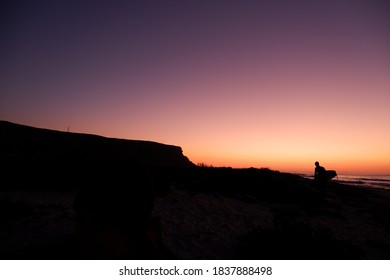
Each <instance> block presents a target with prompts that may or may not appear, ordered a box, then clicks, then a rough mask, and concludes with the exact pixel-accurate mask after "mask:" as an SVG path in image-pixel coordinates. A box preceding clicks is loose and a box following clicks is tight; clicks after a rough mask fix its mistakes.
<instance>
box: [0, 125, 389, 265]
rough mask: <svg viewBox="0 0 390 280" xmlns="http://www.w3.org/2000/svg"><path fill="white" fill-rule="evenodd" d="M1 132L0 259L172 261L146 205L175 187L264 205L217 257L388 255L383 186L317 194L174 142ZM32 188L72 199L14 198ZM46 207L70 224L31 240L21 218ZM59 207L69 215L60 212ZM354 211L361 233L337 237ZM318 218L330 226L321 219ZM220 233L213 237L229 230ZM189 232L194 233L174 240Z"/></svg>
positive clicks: (336, 187)
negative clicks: (192, 153)
mask: <svg viewBox="0 0 390 280" xmlns="http://www.w3.org/2000/svg"><path fill="white" fill-rule="evenodd" d="M0 136H1V137H0V157H1V161H2V162H3V163H5V164H4V166H5V167H4V169H3V173H2V176H3V180H4V182H7V183H6V184H2V185H1V187H0V258H1V259H175V258H177V256H176V254H175V253H178V252H174V251H172V247H168V246H167V244H175V243H180V242H181V241H180V240H166V238H167V236H169V235H164V232H165V230H166V227H167V226H169V225H167V223H166V221H165V223H164V221H163V220H162V217H159V216H155V215H154V214H153V210H154V208H155V201H156V199H160V200H161V199H162V200H164V199H165V198H166V197H167V196H170V195H172V194H175V193H176V192H178V191H180V192H185V193H189V194H191V195H192V196H194V197H196V196H197V195H199V194H211V195H213V194H217V196H222V197H226V198H229V199H234V201H239V202H240V203H242V207H244V205H251V204H254V205H260V206H262V207H264V208H267V209H270V211H271V213H272V215H273V222H272V223H271V224H269V225H268V226H256V227H253V228H252V229H251V230H249V232H247V233H245V234H242V235H241V236H239V237H238V239H237V240H233V241H234V242H237V244H238V245H237V246H236V247H235V252H234V253H233V254H231V255H229V256H224V255H221V256H220V258H221V259H223V258H232V257H233V258H237V259H367V258H379V259H388V258H390V244H389V242H388V240H387V241H386V239H383V238H382V237H383V236H388V234H389V230H388V229H389V228H390V224H389V221H388V216H389V215H390V206H389V205H390V203H389V196H388V195H387V193H386V192H385V191H379V190H377V191H375V192H374V191H372V190H368V189H364V188H356V187H349V186H344V185H340V184H338V183H337V182H333V181H328V182H327V188H326V191H324V190H323V189H322V188H316V187H313V184H312V182H313V181H314V180H309V179H305V178H303V177H301V176H298V175H294V174H288V173H282V172H278V171H273V170H270V169H267V168H262V169H256V168H246V169H234V168H230V167H223V168H217V167H212V166H206V165H200V166H196V165H194V164H192V163H191V162H190V161H189V160H188V158H186V157H185V156H184V155H183V154H182V151H181V148H180V147H177V146H170V145H164V144H159V143H153V142H144V141H128V140H120V139H109V138H104V137H100V136H94V135H83V134H77V133H72V132H58V131H50V130H45V129H36V128H31V127H26V126H20V125H15V124H11V123H8V122H0ZM35 192H43V193H45V192H48V193H50V194H53V193H56V194H58V195H59V196H61V195H63V194H65V193H71V194H72V197H73V199H72V200H73V203H72V205H69V206H67V207H69V209H64V206H58V205H55V204H47V205H46V204H45V205H42V204H39V203H38V204H39V205H38V206H37V205H36V204H34V203H32V202H28V201H27V200H25V199H24V200H23V199H19V198H18V197H21V195H25V196H28V195H29V194H32V193H35ZM15 194H17V195H16V198H17V199H15V198H13V196H15ZM22 198H23V197H22ZM42 203H43V202H42ZM203 206H204V205H203ZM203 206H202V207H203ZM43 208H45V212H44V213H47V215H48V216H51V215H52V216H55V217H58V218H56V219H55V220H51V222H52V223H54V224H56V228H61V225H62V224H63V223H64V221H65V219H66V221H71V222H72V227H73V229H72V230H70V231H67V233H62V232H61V231H60V230H59V231H58V233H57V232H56V233H52V235H53V236H56V237H55V239H54V240H53V241H50V242H48V241H47V240H42V239H39V237H37V238H35V239H33V238H29V235H31V234H32V232H31V231H30V232H20V231H18V229H19V228H21V227H22V225H23V223H31V224H34V221H35V220H36V219H37V218H40V216H41V213H42V209H43ZM64 211H65V212H66V213H73V214H72V215H71V216H69V215H68V216H66V215H65V216H66V217H65V216H64V214H63V212H64ZM178 211H181V210H178ZM211 211H212V210H211ZM56 213H57V214H56ZM351 213H352V214H353V215H352V214H351ZM54 214H56V215H54ZM173 214H175V213H173ZM188 214H189V215H190V214H191V213H188ZM259 215H260V216H261V213H260V214H259ZM63 216H64V217H63ZM358 217H365V219H364V220H363V222H362V223H360V224H359V223H357V225H361V227H359V230H356V229H355V230H353V231H351V232H348V231H347V232H346V233H343V234H344V235H345V236H344V237H343V238H341V237H340V236H343V235H340V233H339V232H337V228H333V227H332V226H331V225H333V224H336V225H338V227H344V226H345V227H347V226H348V227H350V225H351V224H354V223H355V221H354V220H349V219H356V218H358ZM188 219H191V216H189V217H188ZM320 219H321V220H325V221H328V220H332V221H333V224H330V223H329V224H326V223H325V224H319V223H317V221H318V220H320ZM29 221H31V222H29ZM365 221H369V223H370V224H373V225H374V229H376V230H378V234H376V235H373V234H372V233H370V234H369V235H367V234H365V231H364V228H365V227H366V226H367V224H366V222H365ZM231 222H232V223H234V222H235V221H231ZM41 225H42V227H45V226H46V225H45V224H41ZM356 228H357V227H356ZM222 229H223V228H221V232H219V234H221V235H223V234H229V232H227V231H226V229H225V231H223V230H222ZM371 229H372V228H370V229H368V230H367V231H368V232H370V230H371ZM34 230H37V231H38V230H40V229H39V228H37V227H34ZM170 230H171V231H174V230H175V228H171V229H170ZM348 230H349V228H348ZM202 234H204V235H206V236H207V235H208V234H210V233H209V232H204V233H202ZM13 235H18V236H20V240H22V241H23V242H22V243H23V244H24V245H23V246H17V245H12V244H11V243H8V242H7V240H11V239H12V236H13ZM34 236H39V234H35V235H34ZM42 236H45V235H42ZM164 236H165V239H164V238H163V237H164ZM188 236H191V234H187V235H183V236H179V237H178V238H179V239H180V238H182V239H185V238H190V237H188ZM42 238H44V237H42ZM12 240H13V239H12ZM167 241H168V242H167ZM188 244H191V242H189V243H188ZM226 245H228V244H226ZM12 246H14V247H17V248H14V247H12ZM188 246H190V245H188ZM181 250H191V248H190V247H187V248H186V247H183V248H182V249H181ZM194 258H202V256H201V255H200V256H194Z"/></svg>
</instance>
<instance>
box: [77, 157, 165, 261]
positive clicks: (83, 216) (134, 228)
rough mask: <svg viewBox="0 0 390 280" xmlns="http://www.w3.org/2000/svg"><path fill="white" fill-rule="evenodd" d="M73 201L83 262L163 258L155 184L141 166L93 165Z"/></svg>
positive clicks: (79, 251)
mask: <svg viewBox="0 0 390 280" xmlns="http://www.w3.org/2000/svg"><path fill="white" fill-rule="evenodd" d="M91 173H92V174H90V176H88V177H89V178H88V179H87V180H86V181H85V186H84V188H83V189H82V190H81V191H80V192H79V193H78V195H77V196H76V198H75V201H74V209H75V211H76V213H77V221H76V237H77V240H78V242H77V243H78V246H77V247H78V253H77V255H78V258H79V259H108V260H116V259H164V258H168V256H166V255H165V251H164V250H166V249H165V248H164V247H163V246H162V242H161V232H160V230H161V228H160V223H159V219H158V218H157V219H156V218H152V210H153V206H154V194H153V182H152V179H151V177H150V175H149V174H148V173H147V172H145V170H144V168H143V167H141V166H140V165H138V164H130V165H129V164H124V163H123V162H121V163H109V164H107V163H104V164H102V165H100V166H94V168H93V171H92V172H91Z"/></svg>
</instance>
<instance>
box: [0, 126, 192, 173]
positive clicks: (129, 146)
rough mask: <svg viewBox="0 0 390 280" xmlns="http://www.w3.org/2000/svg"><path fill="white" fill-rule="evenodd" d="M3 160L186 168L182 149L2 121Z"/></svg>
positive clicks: (187, 162) (1, 153)
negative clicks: (125, 162) (116, 162)
mask: <svg viewBox="0 0 390 280" xmlns="http://www.w3.org/2000/svg"><path fill="white" fill-rule="evenodd" d="M0 157H1V158H2V160H13V159H14V160H26V159H27V160H30V159H39V160H43V159H47V160H54V159H67V160H94V159H97V160H102V159H104V160H137V161H139V162H142V163H144V164H147V165H156V166H173V167H187V166H192V165H193V163H192V162H191V161H190V160H189V159H188V158H187V157H185V156H184V155H183V152H182V149H181V147H178V146H173V145H165V144H161V143H156V142H150V141H138V140H124V139H116V138H106V137H102V136H97V135H91V134H81V133H71V132H61V131H55V130H49V129H42V128H34V127H29V126H25V125H19V124H14V123H10V122H6V121H0Z"/></svg>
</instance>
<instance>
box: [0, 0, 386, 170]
mask: <svg viewBox="0 0 390 280" xmlns="http://www.w3.org/2000/svg"><path fill="white" fill-rule="evenodd" d="M4 3H5V4H2V5H3V7H2V9H1V10H2V14H1V18H2V24H1V26H2V28H1V34H0V35H1V38H2V44H1V52H0V55H1V61H2V63H1V67H0V71H1V80H0V91H1V95H0V119H4V120H9V121H13V122H17V123H22V124H27V125H32V126H37V127H45V128H51V129H58V130H66V129H67V127H68V126H70V128H71V130H72V131H77V132H86V133H93V134H100V135H105V136H109V137H118V138H127V139H144V140H152V141H157V142H163V143H169V144H174V145H179V146H181V147H183V150H184V153H185V154H186V155H188V156H189V157H190V159H191V160H193V161H194V162H205V163H207V164H214V165H230V166H256V167H261V166H267V167H271V168H275V169H279V170H287V171H303V170H311V169H312V165H313V162H314V161H315V160H319V161H322V162H324V163H325V164H327V165H328V166H329V165H330V166H334V167H335V168H338V169H341V170H343V171H345V172H381V173H386V172H387V173H390V160H389V159H390V148H389V145H388V143H390V110H389V108H390V77H389V76H390V75H389V74H390V32H389V31H390V30H389V26H390V16H389V15H390V9H389V3H388V1H378V0H371V1H369V0H367V1H362V0H355V1H352V0H350V1H347V0H338V1H332V0H327V1H287V0H286V1H260V0H259V1H245V0H237V1H230V0H225V1H222V0H221V1H213V0H208V1H201V0H200V1H199V0H198V1H185V0H183V1H146V0H142V1H141V0H140V1H82V0H80V1H69V0H67V1H52V0H50V1H5V2H4Z"/></svg>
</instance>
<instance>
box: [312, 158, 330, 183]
mask: <svg viewBox="0 0 390 280" xmlns="http://www.w3.org/2000/svg"><path fill="white" fill-rule="evenodd" d="M314 164H315V166H316V168H315V169H314V180H316V181H317V182H320V183H325V182H326V181H327V180H328V178H327V175H326V169H325V168H324V167H322V166H321V165H320V163H319V162H318V161H316V162H315V163H314Z"/></svg>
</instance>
